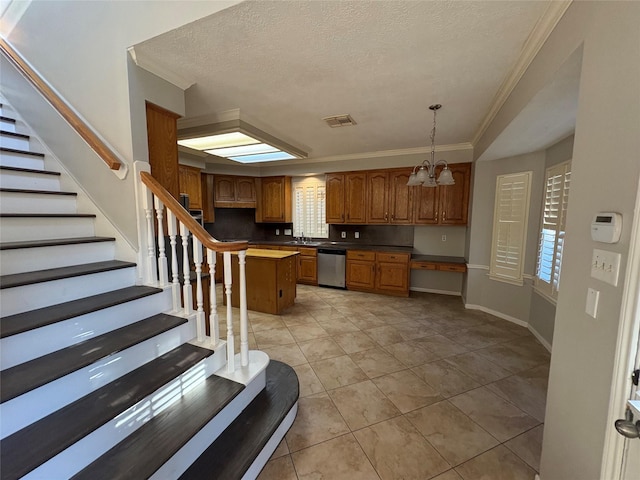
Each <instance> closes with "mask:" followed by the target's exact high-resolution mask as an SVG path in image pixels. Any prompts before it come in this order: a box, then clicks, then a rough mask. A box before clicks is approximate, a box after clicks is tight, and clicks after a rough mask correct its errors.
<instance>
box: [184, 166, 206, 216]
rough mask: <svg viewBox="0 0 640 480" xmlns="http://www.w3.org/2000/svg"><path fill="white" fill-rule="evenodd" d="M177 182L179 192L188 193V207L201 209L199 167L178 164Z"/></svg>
mask: <svg viewBox="0 0 640 480" xmlns="http://www.w3.org/2000/svg"><path fill="white" fill-rule="evenodd" d="M178 184H179V185H180V193H186V194H187V195H189V208H190V209H191V210H202V205H203V202H202V179H201V178H200V169H199V168H195V167H189V166H187V165H178Z"/></svg>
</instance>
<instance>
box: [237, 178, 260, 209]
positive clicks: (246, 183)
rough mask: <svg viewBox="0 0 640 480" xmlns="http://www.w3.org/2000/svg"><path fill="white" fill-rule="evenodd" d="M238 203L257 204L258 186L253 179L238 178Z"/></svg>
mask: <svg viewBox="0 0 640 480" xmlns="http://www.w3.org/2000/svg"><path fill="white" fill-rule="evenodd" d="M235 182H236V201H237V202H243V203H244V202H246V203H254V204H255V202H256V186H255V182H254V180H253V177H236V179H235Z"/></svg>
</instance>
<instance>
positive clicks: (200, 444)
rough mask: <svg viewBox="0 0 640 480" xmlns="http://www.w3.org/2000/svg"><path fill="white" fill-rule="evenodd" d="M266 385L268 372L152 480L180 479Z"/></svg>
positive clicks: (239, 395)
mask: <svg viewBox="0 0 640 480" xmlns="http://www.w3.org/2000/svg"><path fill="white" fill-rule="evenodd" d="M265 385H266V372H265V371H264V370H263V371H262V373H261V374H260V375H259V376H258V377H256V378H255V379H254V380H253V382H251V383H250V384H249V385H247V386H246V387H245V389H244V390H243V391H242V392H240V393H239V394H238V396H237V397H236V398H234V399H233V400H232V401H231V402H230V403H229V404H228V405H227V406H226V407H225V408H224V409H223V410H222V411H221V412H220V413H219V414H218V415H216V416H215V417H214V418H213V419H212V420H211V421H210V422H209V423H207V424H206V425H205V426H204V428H202V430H200V431H199V432H198V433H196V434H195V435H194V436H193V437H191V439H190V440H189V441H188V442H187V443H186V444H185V445H184V446H183V447H182V448H181V449H180V450H178V451H177V452H176V454H175V455H174V456H173V457H171V458H170V459H169V460H168V461H167V462H166V463H165V464H164V465H162V467H160V468H159V469H158V470H157V471H156V472H155V473H154V474H153V475H151V477H149V479H150V480H164V479H167V478H178V477H179V476H180V475H182V474H183V473H184V472H185V471H186V470H187V468H189V466H190V465H191V464H192V463H193V462H195V461H196V459H197V458H198V457H199V456H200V455H202V453H203V452H204V451H205V450H206V449H207V448H208V447H209V445H211V444H212V443H213V441H214V440H215V439H216V438H218V437H219V436H220V434H221V433H222V432H223V431H224V430H225V428H227V427H228V426H229V425H230V424H231V422H233V421H234V420H235V418H236V417H237V416H238V415H240V413H242V411H243V410H244V409H245V408H246V406H247V405H249V404H250V403H251V401H252V400H253V399H254V398H255V397H256V396H257V395H258V394H259V393H260V392H261V391H262V390H263V389H264V387H265Z"/></svg>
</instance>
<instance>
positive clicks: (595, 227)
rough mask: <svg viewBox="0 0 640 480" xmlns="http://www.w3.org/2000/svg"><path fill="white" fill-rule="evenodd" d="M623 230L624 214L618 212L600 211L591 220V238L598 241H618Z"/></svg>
mask: <svg viewBox="0 0 640 480" xmlns="http://www.w3.org/2000/svg"><path fill="white" fill-rule="evenodd" d="M621 231H622V215H620V214H619V213H616V212H599V213H597V214H596V216H595V217H594V218H593V222H591V238H592V239H593V240H594V241H596V242H602V243H616V242H617V241H618V240H620V232H621Z"/></svg>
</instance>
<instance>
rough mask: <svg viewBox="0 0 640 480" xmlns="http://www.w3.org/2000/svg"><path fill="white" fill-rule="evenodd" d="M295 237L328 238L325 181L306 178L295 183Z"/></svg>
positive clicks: (296, 180) (295, 180) (293, 186)
mask: <svg viewBox="0 0 640 480" xmlns="http://www.w3.org/2000/svg"><path fill="white" fill-rule="evenodd" d="M292 188H293V236H294V237H302V236H304V237H313V238H328V237H329V225H328V224H327V217H326V187H325V182H324V179H322V180H321V179H319V178H316V177H304V178H300V179H294V181H293V185H292Z"/></svg>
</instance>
